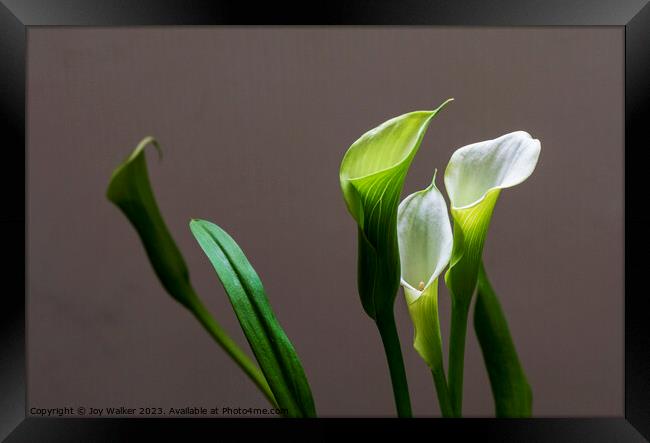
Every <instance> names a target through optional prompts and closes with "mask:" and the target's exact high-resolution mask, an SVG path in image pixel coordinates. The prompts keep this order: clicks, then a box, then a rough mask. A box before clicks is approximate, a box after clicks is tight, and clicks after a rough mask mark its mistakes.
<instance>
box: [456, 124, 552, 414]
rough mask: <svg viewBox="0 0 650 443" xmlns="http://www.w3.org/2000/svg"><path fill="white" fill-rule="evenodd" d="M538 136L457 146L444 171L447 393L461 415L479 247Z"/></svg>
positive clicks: (529, 161)
mask: <svg viewBox="0 0 650 443" xmlns="http://www.w3.org/2000/svg"><path fill="white" fill-rule="evenodd" d="M539 153H540V143H539V140H536V139H533V138H532V137H531V136H530V135H529V134H528V133H526V132H524V131H516V132H512V133H509V134H505V135H503V136H501V137H499V138H496V139H494V140H487V141H483V142H479V143H474V144H471V145H468V146H465V147H462V148H460V149H458V150H457V151H456V152H454V154H453V155H452V157H451V159H450V161H449V164H448V165H447V169H446V170H445V187H446V189H447V193H448V194H449V199H450V200H451V215H452V218H453V219H454V246H453V250H452V258H451V264H450V266H449V269H448V270H447V273H446V274H445V283H446V284H447V287H448V288H449V289H450V293H451V296H452V313H451V314H452V321H451V329H450V339H449V342H450V346H449V392H450V396H451V399H452V404H453V405H454V409H455V412H456V414H458V415H460V414H461V409H462V386H463V365H464V352H465V335H466V331H467V317H468V311H469V306H470V303H471V299H472V295H473V294H474V290H475V288H476V282H477V277H478V271H479V265H480V262H481V256H482V254H483V245H484V244H485V238H486V235H487V230H488V228H489V225H490V220H491V218H492V213H493V211H494V207H495V205H496V202H497V200H498V198H499V194H500V192H501V190H502V189H505V188H509V187H512V186H515V185H517V184H519V183H521V182H523V181H524V180H526V179H527V178H528V177H529V176H530V175H531V174H532V172H533V171H534V170H535V166H536V165H537V160H538V158H539Z"/></svg>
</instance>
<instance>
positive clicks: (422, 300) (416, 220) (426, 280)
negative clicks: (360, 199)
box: [397, 174, 453, 417]
mask: <svg viewBox="0 0 650 443" xmlns="http://www.w3.org/2000/svg"><path fill="white" fill-rule="evenodd" d="M397 234H398V240H399V252H400V262H401V271H402V277H401V284H402V287H403V288H404V296H405V298H406V304H407V306H408V310H409V314H410V316H411V320H412V321H413V326H414V329H415V336H414V340H413V347H414V348H415V350H416V351H417V352H418V354H420V356H421V357H422V358H423V359H424V361H425V362H426V363H427V365H428V366H429V368H430V369H431V372H432V374H433V380H434V383H435V385H436V391H437V393H438V402H439V404H440V410H441V412H442V414H443V416H446V417H447V416H452V415H453V412H452V409H451V404H450V403H449V396H448V388H447V381H446V377H445V370H444V365H443V358H442V339H441V334H440V321H439V318H438V276H439V275H440V274H441V273H442V271H443V270H444V269H445V267H446V266H447V264H448V263H449V259H450V258H451V249H452V245H453V237H452V232H451V224H450V223H449V215H448V213H447V204H446V203H445V199H444V197H443V196H442V194H441V193H440V191H439V190H438V188H436V185H435V174H434V177H433V181H432V182H431V185H430V186H429V187H428V188H426V189H424V190H422V191H418V192H416V193H414V194H411V195H409V196H408V197H406V198H405V199H404V200H403V201H402V203H400V205H399V208H398V211H397Z"/></svg>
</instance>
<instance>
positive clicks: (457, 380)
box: [449, 299, 469, 417]
mask: <svg viewBox="0 0 650 443" xmlns="http://www.w3.org/2000/svg"><path fill="white" fill-rule="evenodd" d="M468 315H469V303H458V302H454V301H453V299H452V304H451V329H450V332H449V396H450V398H451V404H452V407H453V410H454V414H455V416H456V417H461V416H462V410H463V370H464V366H465V336H466V335H467V317H468Z"/></svg>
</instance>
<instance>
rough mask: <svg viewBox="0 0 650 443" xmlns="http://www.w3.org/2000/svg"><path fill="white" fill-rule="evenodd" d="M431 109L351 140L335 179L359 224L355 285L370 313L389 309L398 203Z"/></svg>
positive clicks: (395, 280) (395, 273)
mask: <svg viewBox="0 0 650 443" xmlns="http://www.w3.org/2000/svg"><path fill="white" fill-rule="evenodd" d="M448 102H449V100H447V101H446V102H444V103H443V104H442V105H440V106H439V107H438V108H437V109H435V110H433V111H417V112H411V113H408V114H404V115H401V116H399V117H395V118H393V119H390V120H388V121H386V122H385V123H383V124H381V125H379V126H378V127H376V128H374V129H372V130H370V131H368V132H366V133H365V134H364V135H362V136H361V137H360V138H359V139H358V140H357V141H355V142H354V143H353V144H352V145H351V146H350V148H349V149H348V151H347V152H346V154H345V156H344V157H343V161H342V162H341V169H340V172H339V180H340V184H341V190H342V191H343V197H344V199H345V202H346V205H347V207H348V211H349V212H350V214H351V215H352V217H353V218H354V220H355V221H356V222H357V225H358V245H359V254H358V257H359V261H358V280H357V281H358V285H359V295H360V297H361V303H362V305H363V308H364V310H365V311H366V313H367V314H368V315H369V316H370V317H372V318H373V319H375V320H376V319H377V314H378V313H382V312H391V313H392V309H393V304H394V301H395V295H396V293H397V289H398V288H399V282H400V262H399V249H398V244H397V206H398V203H399V197H400V194H401V192H402V186H403V184H404V179H405V178H406V173H407V172H408V169H409V166H410V165H411V162H412V160H413V158H414V157H415V154H416V153H417V151H418V149H419V147H420V143H421V142H422V138H423V137H424V134H425V132H426V130H427V128H428V126H429V123H430V122H431V119H432V118H433V117H434V116H435V115H436V114H437V113H438V111H440V109H442V108H443V107H444V106H445V105H446V104H447V103H448Z"/></svg>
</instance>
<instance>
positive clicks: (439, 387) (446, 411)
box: [431, 368, 454, 418]
mask: <svg viewBox="0 0 650 443" xmlns="http://www.w3.org/2000/svg"><path fill="white" fill-rule="evenodd" d="M431 374H432V375H433V383H434V384H435V385H436V392H437V393H438V404H439V405H440V412H441V413H442V416H443V417H445V418H447V417H454V409H453V407H452V405H451V399H450V398H449V388H448V387H447V378H446V377H445V370H444V368H440V369H436V370H433V369H432V370H431Z"/></svg>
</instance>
